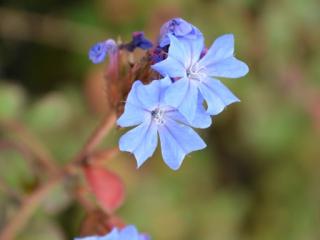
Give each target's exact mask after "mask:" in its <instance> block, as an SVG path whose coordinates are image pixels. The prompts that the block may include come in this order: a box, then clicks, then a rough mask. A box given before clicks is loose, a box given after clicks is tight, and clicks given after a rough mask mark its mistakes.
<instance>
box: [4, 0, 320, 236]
mask: <svg viewBox="0 0 320 240" xmlns="http://www.w3.org/2000/svg"><path fill="white" fill-rule="evenodd" d="M176 16H180V17H182V18H184V19H186V20H188V21H190V22H191V23H193V24H194V25H195V26H197V27H198V28H199V29H200V30H202V32H203V33H204V35H205V36H206V43H207V45H209V44H211V42H212V41H213V40H214V39H215V38H216V37H218V36H219V35H221V34H224V33H234V35H235V38H236V55H237V56H238V57H239V58H240V59H242V60H244V61H245V62H247V63H248V65H249V67H250V72H249V74H248V75H247V76H245V77H243V78H241V79H238V80H224V83H225V84H226V85H228V86H229V87H230V88H231V89H232V90H233V92H234V93H236V95H237V96H238V97H239V98H240V99H241V103H239V104H234V105H232V106H230V107H228V108H227V109H226V110H225V111H224V112H223V113H222V114H221V115H219V116H217V117H216V118H215V119H214V125H213V126H212V127H211V128H210V129H208V130H205V131H201V132H200V134H201V136H203V138H204V139H205V140H206V142H207V144H208V147H207V148H206V149H205V150H204V151H200V152H196V153H192V154H191V155H190V156H188V157H187V158H186V159H185V161H184V164H183V165H182V168H181V169H180V170H179V171H177V172H173V171H171V170H170V169H168V168H167V167H166V166H165V165H164V164H163V162H162V161H161V156H160V154H159V150H158V151H157V154H156V156H154V157H153V158H152V159H150V160H149V161H148V162H147V163H146V164H145V165H144V166H143V167H142V168H141V169H139V171H137V170H136V168H135V161H134V159H133V158H132V157H131V156H130V155H129V154H120V155H118V156H117V157H116V158H114V159H113V160H112V161H110V162H108V165H109V166H111V167H112V169H114V170H115V171H116V172H118V173H119V174H120V175H121V176H122V177H123V179H124V181H125V184H126V188H127V194H126V195H127V199H126V201H125V203H124V205H123V206H122V207H121V208H120V209H119V211H118V213H119V215H120V216H121V217H122V218H123V219H124V220H125V221H126V222H128V223H134V224H136V225H137V226H138V228H139V229H141V230H143V231H145V232H148V233H150V235H151V236H152V237H153V239H156V240H169V239H175V240H180V239H181V240H196V239H197V240H235V239H239V240H240V239H241V240H317V239H320V228H319V224H320V187H319V186H320V145H319V144H320V44H319V42H320V5H319V2H318V1H317V0H278V1H274V0H261V1H258V0H241V1H236V0H226V1H220V0H216V1H210V0H199V1H192V0H187V1H182V0H153V1H147V0H137V1H129V0H121V1H119V0H95V1H71V0H63V1H61V0H49V1H43V0H30V1H18V0H2V1H0V121H1V122H2V123H3V122H15V123H19V124H22V125H23V126H24V127H25V128H26V129H28V131H29V132H32V134H34V135H35V136H37V138H39V139H40V141H41V142H42V143H43V144H44V145H45V146H47V147H48V149H49V150H50V151H51V152H52V154H53V155H54V157H55V159H57V161H58V164H61V165H63V164H65V163H66V162H68V161H69V159H70V158H71V157H72V156H73V155H74V154H75V153H76V152H77V151H78V150H79V149H80V147H81V146H82V145H83V143H84V141H85V139H86V138H87V137H88V135H89V134H90V132H91V131H92V129H94V127H95V126H96V125H97V123H98V121H99V119H100V118H101V117H102V115H103V114H104V113H105V112H107V111H108V108H107V107H106V106H107V104H106V96H105V91H104V85H103V84H104V81H103V68H104V67H105V64H100V65H93V64H91V63H90V62H89V60H88V58H87V50H88V49H89V47H90V46H91V45H92V44H93V43H95V42H97V41H100V40H103V39H106V38H110V37H111V38H118V37H119V36H121V38H122V39H124V40H129V39H130V36H131V33H132V32H133V31H138V30H143V31H145V33H146V35H147V36H148V37H149V38H150V39H153V40H154V39H156V36H157V34H158V31H159V27H160V26H161V24H162V23H164V22H165V21H166V20H168V19H169V18H171V17H176ZM120 133H122V132H121V131H119V130H118V129H114V130H113V131H112V133H111V134H110V135H109V136H108V138H107V139H106V140H105V141H104V145H105V146H116V144H117V141H118V137H119V135H120ZM0 134H1V135H0V137H1V142H2V143H4V142H5V141H10V142H11V143H19V139H20V138H19V132H16V131H14V130H12V129H11V128H6V127H3V125H2V127H1V129H0ZM20 137H21V136H20ZM24 137H26V136H24ZM29 137H30V136H29ZM30 141H32V139H31V137H30ZM0 151H1V152H0V180H1V181H0V183H1V184H0V228H1V227H3V226H4V224H5V222H6V221H7V220H8V219H10V218H11V217H13V216H14V215H15V213H16V211H18V206H19V204H18V203H17V202H16V201H14V200H13V199H14V198H15V197H17V196H16V195H17V194H18V195H25V194H28V193H29V192H30V191H32V190H33V189H34V188H36V187H37V186H38V185H39V181H40V180H41V179H42V178H43V177H42V173H41V171H39V168H37V167H35V166H33V165H32V164H30V162H28V161H26V160H25V159H24V157H23V156H22V155H21V154H19V153H17V152H16V151H14V150H12V149H10V148H6V147H5V146H4V144H2V145H1V148H0ZM71 181H72V180H71ZM4 183H5V184H4ZM6 185H8V186H9V189H8V186H6ZM83 218H84V210H83V209H82V207H81V206H80V205H79V204H78V203H77V202H75V201H74V200H73V198H72V196H70V194H69V191H68V187H67V186H62V187H61V188H59V189H56V190H55V191H54V192H53V193H52V194H51V195H50V197H48V198H47V199H46V200H45V202H44V203H43V205H42V206H41V207H40V208H39V209H38V210H37V211H36V214H35V215H34V216H33V217H32V219H31V220H30V221H29V222H28V225H27V226H26V227H25V228H24V230H23V232H22V233H21V234H20V235H19V237H18V239H26V240H28V239H32V240H37V239H47V240H56V239H57V240H60V239H61V240H62V239H72V237H74V236H77V235H78V234H79V233H80V231H81V229H80V226H81V222H82V220H83Z"/></svg>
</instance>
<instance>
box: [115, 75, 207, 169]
mask: <svg viewBox="0 0 320 240" xmlns="http://www.w3.org/2000/svg"><path fill="white" fill-rule="evenodd" d="M171 85H172V82H171V79H170V78H168V77H165V78H163V79H161V80H154V81H153V82H151V83H150V84H148V85H143V84H142V83H141V82H140V81H136V82H134V84H133V86H132V89H131V91H130V93H129V95H128V98H127V101H126V105H125V110H124V113H123V114H122V116H120V118H119V119H118V121H117V123H118V125H120V126H121V127H131V126H136V125H138V126H137V127H135V128H134V129H132V130H130V131H129V132H127V133H126V134H124V135H123V136H122V137H121V138H120V141H119V146H120V150H121V151H127V152H131V153H133V154H134V156H135V158H136V160H137V165H138V167H139V166H141V165H142V164H143V163H144V162H145V161H146V160H147V159H148V158H149V157H151V156H152V155H153V153H154V151H155V149H156V147H157V145H158V134H159V136H160V142H161V152H162V156H163V159H164V162H165V163H166V164H167V165H168V166H169V167H170V168H171V169H173V170H177V169H178V168H179V167H180V166H181V163H182V161H183V159H184V157H185V156H186V155H187V154H188V153H190V152H192V151H196V150H200V149H203V148H205V147H206V144H205V143H204V141H203V140H202V139H201V138H200V137H199V135H198V134H197V133H196V132H195V131H194V130H193V129H192V128H191V127H190V126H193V127H198V128H206V127H208V126H210V125H211V118H210V116H209V115H208V114H206V112H205V110H204V109H203V107H202V105H201V102H200V106H199V108H198V110H197V111H196V113H195V114H196V115H197V117H196V118H195V121H193V122H190V123H188V121H186V119H185V118H184V117H183V116H182V115H181V114H180V113H179V112H178V111H177V109H175V108H173V107H172V106H170V105H168V104H166V103H165V102H164V93H165V91H166V90H167V88H168V87H170V86H171Z"/></svg>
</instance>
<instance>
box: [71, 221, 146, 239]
mask: <svg viewBox="0 0 320 240" xmlns="http://www.w3.org/2000/svg"><path fill="white" fill-rule="evenodd" d="M150 239H151V238H150V237H149V236H148V235H146V234H141V233H139V232H138V230H137V229H136V227H135V226H133V225H128V226H126V227H125V228H123V229H121V230H119V229H118V228H113V229H112V231H111V232H110V233H108V234H106V235H105V236H90V237H84V238H75V240H150Z"/></svg>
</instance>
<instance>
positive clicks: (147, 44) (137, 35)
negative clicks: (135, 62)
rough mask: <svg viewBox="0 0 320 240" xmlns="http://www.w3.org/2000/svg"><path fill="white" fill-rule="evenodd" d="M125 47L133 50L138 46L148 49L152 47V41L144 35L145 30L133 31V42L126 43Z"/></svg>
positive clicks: (130, 50)
mask: <svg viewBox="0 0 320 240" xmlns="http://www.w3.org/2000/svg"><path fill="white" fill-rule="evenodd" d="M123 48H124V49H126V50H128V51H129V52H133V51H134V50H135V49H136V48H141V49H144V50H147V49H149V48H152V42H151V41H149V40H148V39H146V38H145V37H144V32H133V33H132V40H131V42H129V43H127V44H124V45H123Z"/></svg>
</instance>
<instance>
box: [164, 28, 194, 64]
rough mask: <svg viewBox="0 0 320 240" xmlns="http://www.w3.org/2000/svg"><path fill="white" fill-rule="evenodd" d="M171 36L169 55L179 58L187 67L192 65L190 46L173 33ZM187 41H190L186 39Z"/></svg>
mask: <svg viewBox="0 0 320 240" xmlns="http://www.w3.org/2000/svg"><path fill="white" fill-rule="evenodd" d="M169 38H170V47H169V51H168V55H169V57H170V58H173V59H175V60H177V61H178V62H179V63H181V64H182V66H184V67H185V68H186V67H188V66H190V61H191V49H190V46H188V45H187V47H186V45H185V44H184V43H183V41H182V40H178V39H177V38H176V37H175V36H173V35H172V34H170V35H169ZM186 42H189V41H187V40H186Z"/></svg>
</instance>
